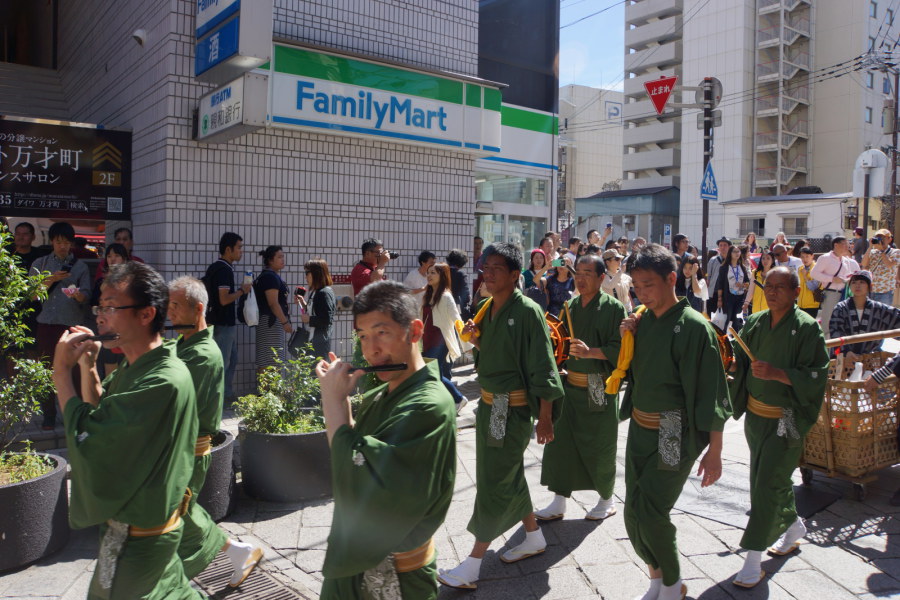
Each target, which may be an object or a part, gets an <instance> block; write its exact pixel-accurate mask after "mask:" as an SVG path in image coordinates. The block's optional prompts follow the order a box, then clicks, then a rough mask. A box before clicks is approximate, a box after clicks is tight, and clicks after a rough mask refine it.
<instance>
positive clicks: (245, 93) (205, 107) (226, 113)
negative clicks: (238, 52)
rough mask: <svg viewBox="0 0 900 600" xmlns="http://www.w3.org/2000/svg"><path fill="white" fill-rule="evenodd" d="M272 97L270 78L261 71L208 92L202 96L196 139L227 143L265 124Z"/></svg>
mask: <svg viewBox="0 0 900 600" xmlns="http://www.w3.org/2000/svg"><path fill="white" fill-rule="evenodd" d="M268 98H269V78H268V77H267V76H266V75H260V74H257V73H244V75H243V76H242V77H239V78H238V79H235V80H234V81H232V82H231V83H229V84H227V85H223V86H222V87H220V88H217V89H216V90H214V91H212V92H210V93H209V94H206V95H205V96H203V97H202V98H200V106H199V108H198V110H197V135H196V136H195V138H194V139H196V140H197V141H198V142H205V143H218V142H225V141H228V140H230V139H234V138H236V137H239V136H242V135H245V134H247V133H250V132H252V131H256V130H257V129H260V128H261V127H265V125H266V108H267V106H268Z"/></svg>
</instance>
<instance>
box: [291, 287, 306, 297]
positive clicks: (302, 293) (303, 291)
mask: <svg viewBox="0 0 900 600" xmlns="http://www.w3.org/2000/svg"><path fill="white" fill-rule="evenodd" d="M294 295H295V296H305V295H306V288H305V287H303V286H302V285H298V286H297V289H296V290H294Z"/></svg>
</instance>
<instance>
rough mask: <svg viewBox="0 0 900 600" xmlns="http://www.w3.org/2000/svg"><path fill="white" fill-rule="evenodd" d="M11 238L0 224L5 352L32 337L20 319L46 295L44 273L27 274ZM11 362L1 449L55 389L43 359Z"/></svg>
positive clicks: (0, 414) (1, 415)
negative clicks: (14, 250)
mask: <svg viewBox="0 0 900 600" xmlns="http://www.w3.org/2000/svg"><path fill="white" fill-rule="evenodd" d="M10 240H11V236H10V235H9V232H8V231H7V230H6V227H4V226H2V225H0V351H2V352H3V353H4V355H6V354H8V353H10V351H11V350H13V349H14V348H22V347H24V346H25V344H29V343H31V342H32V341H33V340H32V338H31V337H30V335H29V334H30V332H29V331H28V328H27V327H26V326H25V324H24V323H23V321H24V319H25V316H26V315H27V314H28V313H30V312H31V311H32V310H34V308H32V306H31V305H32V304H33V303H32V302H31V300H33V299H34V298H37V299H39V300H44V299H46V297H47V289H46V288H45V287H44V286H43V285H42V284H41V281H43V279H44V276H45V275H46V274H43V275H32V276H29V275H27V274H26V273H25V272H24V270H23V269H22V266H21V265H20V264H19V258H18V257H16V256H13V255H12V254H11V253H10V250H9V243H10ZM14 364H15V366H14V370H13V373H9V374H8V375H9V376H8V377H7V378H5V379H4V380H3V381H2V382H0V450H5V449H6V448H7V447H8V446H9V444H11V443H12V441H13V439H14V438H15V436H16V435H17V434H18V433H20V431H21V429H23V428H24V427H25V424H26V423H27V422H28V420H29V419H31V416H32V415H33V414H34V413H35V411H37V410H38V408H39V407H40V400H41V398H44V397H46V396H48V395H50V394H52V393H54V389H53V380H52V374H51V372H50V370H49V369H48V368H47V367H46V366H45V365H44V364H43V363H42V362H40V361H36V360H25V359H17V360H14ZM17 429H18V431H17Z"/></svg>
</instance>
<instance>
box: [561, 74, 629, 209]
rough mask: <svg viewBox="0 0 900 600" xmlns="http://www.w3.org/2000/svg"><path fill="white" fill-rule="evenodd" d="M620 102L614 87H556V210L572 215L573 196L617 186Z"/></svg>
mask: <svg viewBox="0 0 900 600" xmlns="http://www.w3.org/2000/svg"><path fill="white" fill-rule="evenodd" d="M622 104H623V95H622V92H617V91H615V90H604V89H598V88H592V87H588V86H584V85H574V84H573V85H565V86H562V87H561V88H559V156H560V159H559V205H560V213H563V212H565V213H567V214H568V215H574V214H575V199H576V198H584V197H587V196H591V195H593V194H596V193H598V192H600V191H603V190H604V189H616V188H617V186H618V185H620V183H621V179H622ZM563 207H564V208H563Z"/></svg>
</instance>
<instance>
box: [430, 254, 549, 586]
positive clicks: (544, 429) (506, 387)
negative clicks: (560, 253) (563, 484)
mask: <svg viewBox="0 0 900 600" xmlns="http://www.w3.org/2000/svg"><path fill="white" fill-rule="evenodd" d="M485 255H486V256H487V258H486V259H485V261H484V265H483V267H482V272H483V274H484V275H483V277H484V285H485V287H486V288H487V290H488V291H489V292H490V293H491V298H489V299H487V300H484V301H483V302H482V303H481V304H480V305H479V311H478V314H477V315H476V318H475V319H473V320H470V321H469V322H468V323H467V324H466V326H465V328H464V330H463V333H464V334H468V335H471V336H472V337H471V338H470V339H471V341H472V342H473V343H474V345H475V348H476V350H475V368H476V369H477V371H478V382H479V383H480V384H481V402H480V403H479V407H478V412H477V413H476V416H475V460H476V466H475V487H476V494H475V510H474V512H473V514H472V518H471V520H470V521H469V526H468V530H469V531H470V532H471V533H472V534H473V535H474V536H475V545H474V547H473V548H472V552H471V553H470V554H469V556H468V557H467V558H466V559H465V560H464V561H463V562H462V563H460V565H459V566H457V567H455V568H453V569H450V570H446V571H441V574H440V577H439V578H438V579H439V580H440V582H441V583H443V584H444V585H448V586H450V587H456V588H461V589H474V588H475V587H476V582H477V581H478V576H479V572H480V570H481V561H482V558H483V557H484V555H485V553H486V552H487V549H488V547H489V546H490V544H491V542H492V541H493V540H495V539H496V538H497V537H499V536H500V535H501V534H502V533H503V532H505V531H507V530H508V529H509V528H511V527H512V526H514V525H515V524H516V523H517V522H519V521H521V522H522V524H523V525H524V526H525V541H523V542H522V543H521V544H519V545H518V546H515V547H514V548H511V549H509V550H507V551H506V552H504V553H503V554H502V555H501V557H500V560H502V561H503V562H507V563H511V562H516V561H519V560H522V559H525V558H528V557H529V556H534V555H535V554H540V553H541V552H543V551H544V549H545V548H546V547H547V543H546V542H545V541H544V535H543V534H542V533H541V530H540V528H539V527H538V525H537V520H536V519H535V516H534V512H533V511H534V507H533V505H532V503H531V496H530V494H529V493H528V483H527V482H526V481H525V464H524V455H525V449H526V448H527V447H528V442H529V440H530V439H531V432H532V426H533V425H532V423H533V419H537V441H538V443H539V444H546V443H548V442H552V441H553V419H554V417H555V416H557V415H558V411H559V403H558V402H556V401H557V400H560V399H561V398H562V397H563V394H564V392H563V388H562V382H561V381H560V379H559V372H558V371H557V370H556V361H555V360H554V357H553V349H552V347H551V345H550V337H549V334H548V332H547V323H546V321H545V320H544V315H543V313H542V312H541V309H540V307H539V306H538V305H537V304H535V303H534V302H533V301H532V300H530V299H528V298H526V297H525V296H523V295H522V292H520V291H519V289H518V282H519V275H520V273H521V272H522V252H521V250H519V248H518V247H516V246H513V245H512V244H505V243H497V244H493V245H491V246H490V247H489V248H488V250H486V251H485ZM487 303H490V304H487ZM554 408H556V411H554ZM554 412H556V413H557V415H554Z"/></svg>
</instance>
